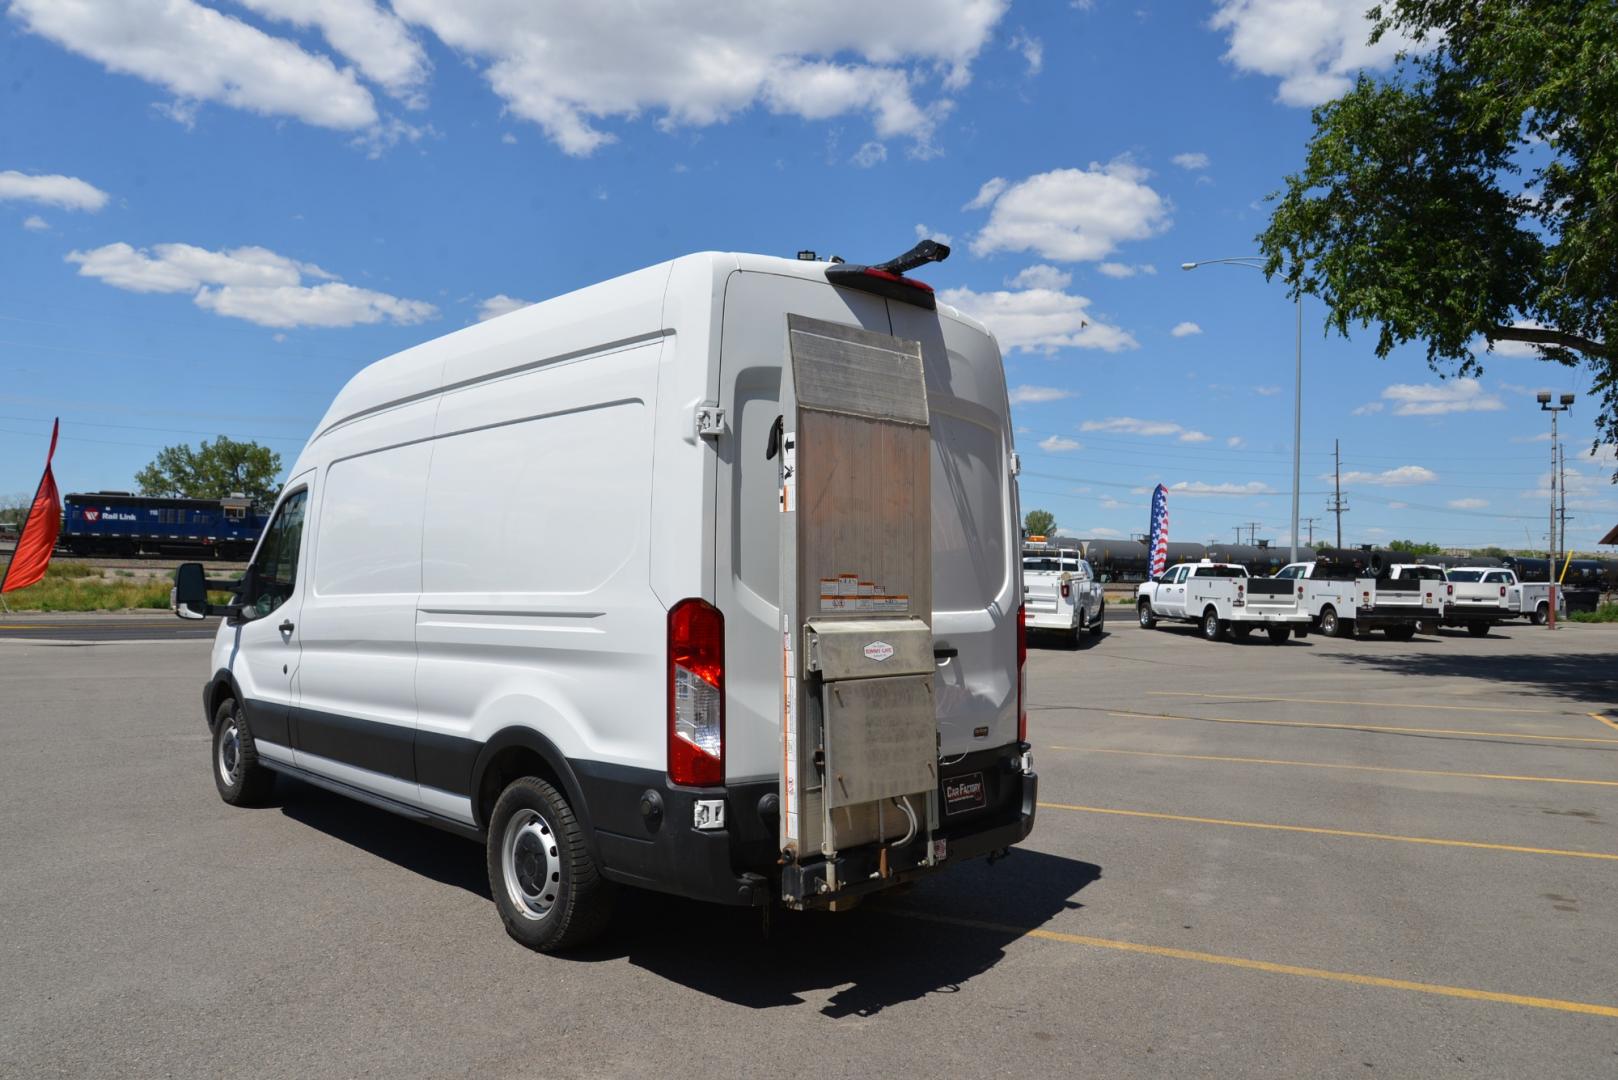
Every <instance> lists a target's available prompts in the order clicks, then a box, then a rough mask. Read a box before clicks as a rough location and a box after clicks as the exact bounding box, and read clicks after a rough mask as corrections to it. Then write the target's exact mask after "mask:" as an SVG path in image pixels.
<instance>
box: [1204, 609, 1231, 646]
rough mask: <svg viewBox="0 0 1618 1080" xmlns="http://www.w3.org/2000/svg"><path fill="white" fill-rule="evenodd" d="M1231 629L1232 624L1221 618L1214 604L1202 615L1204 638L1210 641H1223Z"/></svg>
mask: <svg viewBox="0 0 1618 1080" xmlns="http://www.w3.org/2000/svg"><path fill="white" fill-rule="evenodd" d="M1229 629H1230V624H1229V623H1227V622H1225V620H1223V619H1221V618H1220V617H1219V612H1218V611H1217V610H1215V609H1214V607H1213V605H1212V604H1210V605H1208V610H1206V611H1204V612H1203V613H1202V636H1203V637H1204V638H1206V639H1208V640H1209V641H1223V640H1225V633H1226V632H1227V631H1228V630H1229Z"/></svg>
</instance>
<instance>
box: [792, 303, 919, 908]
mask: <svg viewBox="0 0 1618 1080" xmlns="http://www.w3.org/2000/svg"><path fill="white" fill-rule="evenodd" d="M787 330H788V334H787V337H788V341H789V345H790V358H791V365H790V366H791V377H790V379H788V380H783V382H784V385H783V388H782V391H783V392H782V406H783V421H782V428H783V432H782V435H781V443H780V445H781V448H782V453H781V454H780V455H779V456H778V457H776V458H775V461H776V462H777V468H778V469H779V470H780V478H779V480H780V485H781V499H780V510H781V513H780V520H781V531H780V538H781V552H780V557H781V574H780V581H781V592H782V596H781V604H780V610H781V641H782V654H783V655H782V675H783V693H782V709H781V738H782V771H781V808H782V814H781V835H780V843H781V852H782V876H781V893H782V900H783V902H784V903H786V904H787V905H788V906H791V907H810V906H827V905H832V906H834V905H836V903H837V902H838V900H840V899H852V898H853V897H855V896H857V895H859V894H861V893H864V892H868V891H871V890H873V889H877V888H881V887H882V886H883V885H885V884H891V883H893V882H894V881H896V880H898V879H900V878H902V877H903V876H904V875H905V872H906V871H908V870H917V869H919V868H921V867H925V866H931V865H933V864H934V863H935V862H937V861H938V860H939V859H940V858H941V857H942V852H941V851H940V850H938V849H939V848H941V847H942V842H940V843H939V845H937V846H935V845H934V843H933V832H934V831H935V830H936V829H937V827H938V717H937V706H936V702H935V701H934V693H935V691H934V678H935V672H936V667H937V665H936V660H935V658H934V655H933V637H932V518H931V512H932V498H931V477H932V443H931V432H930V429H929V426H928V424H929V418H928V411H927V391H926V384H925V382H924V380H923V372H922V355H921V346H920V344H919V343H918V342H914V341H902V340H900V339H898V338H895V337H892V336H890V335H887V334H880V333H875V332H873V331H869V330H865V329H862V328H860V327H856V326H847V325H843V324H840V323H832V322H826V321H823V320H819V319H810V318H806V317H804V316H800V315H788V316H787Z"/></svg>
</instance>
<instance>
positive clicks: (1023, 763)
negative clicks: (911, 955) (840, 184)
mask: <svg viewBox="0 0 1618 1080" xmlns="http://www.w3.org/2000/svg"><path fill="white" fill-rule="evenodd" d="M934 247H937V246H936V245H935V246H934ZM918 250H919V249H918ZM938 252H943V253H944V254H947V249H943V248H941V247H937V251H935V252H933V253H932V257H935V258H936V257H939V255H938ZM910 265H911V264H899V263H898V262H897V261H896V262H895V263H894V264H887V265H886V266H882V267H859V266H849V265H847V264H841V263H827V262H821V261H798V260H787V259H779V258H770V257H764V256H757V255H740V254H718V253H702V254H696V255H690V256H686V257H683V258H679V259H676V260H674V261H672V262H667V263H663V264H660V265H658V266H653V267H651V268H649V269H645V270H640V271H637V272H635V273H631V274H627V275H625V276H623V277H619V278H615V279H613V280H611V281H607V282H604V283H602V284H599V285H594V286H591V287H589V288H585V289H581V290H579V291H577V292H573V293H570V294H567V295H565V296H561V297H558V298H556V299H553V300H549V301H546V302H543V303H539V304H535V305H533V306H531V307H526V308H523V309H521V310H519V311H515V312H512V313H510V314H507V315H504V316H501V317H499V318H496V319H493V320H490V321H488V322H484V323H479V324H478V325H476V326H471V327H468V328H466V329H463V330H460V331H457V332H455V333H452V334H449V335H447V336H445V337H442V338H439V339H437V340H435V341H429V342H427V343H425V344H422V345H419V346H416V347H414V348H411V349H407V350H405V351H404V352H401V353H399V354H397V355H394V356H391V357H388V358H386V359H384V360H381V361H378V362H377V363H374V364H372V365H371V366H369V367H367V368H365V369H364V370H362V371H361V372H359V373H358V374H357V375H355V376H354V377H353V378H352V379H351V380H350V381H349V383H348V384H347V386H345V387H344V388H343V390H342V392H341V393H339V394H338V395H337V399H336V400H335V401H334V402H333V403H332V405H331V407H330V409H329V410H328V411H327V413H326V415H325V417H324V419H322V420H321V421H320V423H319V425H318V427H316V429H315V430H314V433H313V435H312V436H311V438H310V439H309V442H308V445H307V446H306V447H305V448H304V450H303V452H302V453H301V454H300V455H299V456H298V459H297V461H296V463H295V464H294V465H293V466H292V468H291V471H290V474H289V475H290V479H289V480H288V481H287V483H286V486H285V489H284V490H283V492H282V493H281V495H280V497H279V499H278V501H277V504H276V506H275V509H274V512H273V514H272V516H271V518H270V520H269V523H268V525H267V526H266V528H265V531H264V534H263V536H262V538H261V539H260V541H259V543H258V545H257V547H256V549H255V551H254V554H253V556H252V560H251V563H250V567H249V569H248V570H247V572H246V573H245V574H244V575H243V577H242V578H241V580H240V581H239V582H230V583H228V584H227V583H222V582H206V581H205V580H204V578H203V577H202V573H203V571H202V568H201V565H200V564H191V565H188V566H186V567H183V568H182V569H181V572H180V574H179V580H178V585H177V589H176V609H177V611H178V613H179V614H181V615H182V616H183V617H202V616H205V615H210V614H212V615H223V616H224V617H223V619H222V621H221V625H220V627H219V632H218V636H217V638H216V640H215V643H214V647H213V655H212V660H211V665H210V672H209V677H208V680H207V683H206V686H205V688H204V690H203V705H204V710H205V716H206V719H207V723H208V726H209V729H210V731H211V732H212V735H213V744H212V767H213V772H214V779H215V781H216V783H217V785H218V788H219V792H220V794H221V796H222V797H223V798H224V800H225V801H226V802H227V803H230V804H232V805H243V804H251V803H254V802H259V801H261V800H263V799H264V798H265V797H266V795H267V793H268V790H269V786H270V781H271V778H272V776H273V775H274V774H276V773H279V774H284V775H287V776H291V777H295V778H297V779H299V780H302V781H305V782H308V783H312V784H316V785H319V786H321V787H324V788H328V789H330V790H333V791H336V792H340V793H342V794H344V795H347V796H351V797H352V798H354V799H357V800H360V801H362V802H365V803H369V804H371V805H373V806H377V807H381V808H384V809H386V810H389V811H392V812H395V813H398V814H400V815H401V816H404V817H407V818H411V819H415V820H417V821H420V822H425V823H430V824H433V825H436V826H439V827H442V828H446V829H450V830H452V831H455V832H458V833H461V834H464V835H465V836H467V837H469V838H473V839H476V840H478V841H479V842H482V843H483V844H485V845H486V849H487V862H488V872H489V883H490V889H491V891H492V893H493V896H494V899H495V903H496V906H497V907H498V909H499V912H500V915H501V918H502V920H503V921H504V923H505V925H506V927H507V929H508V931H509V932H510V933H511V935H512V936H513V937H515V938H516V939H517V940H518V941H521V942H523V943H524V944H526V945H528V946H530V947H534V948H539V949H546V950H551V949H563V948H567V947H570V946H573V945H576V944H578V943H581V942H583V941H585V940H587V939H589V938H590V937H591V936H592V935H594V934H595V933H597V932H598V931H600V930H601V929H602V928H603V926H604V925H605V923H606V920H607V919H608V916H609V913H610V910H611V899H612V894H613V892H614V890H615V889H617V888H618V887H620V886H634V887H642V888H647V889H654V890H662V891H665V892H669V893H675V894H679V895H682V896H687V897H694V898H698V899H702V900H710V901H714V902H718V903H725V904H741V905H764V904H774V903H784V904H786V905H787V906H789V907H793V908H806V907H822V906H824V907H831V908H834V909H835V908H838V907H840V906H845V905H851V904H852V903H853V902H855V901H857V900H858V899H859V898H860V897H861V896H862V895H863V894H865V893H868V892H871V891H875V890H878V889H881V888H885V887H887V886H889V885H892V884H895V883H897V882H901V881H904V880H908V879H910V878H914V877H916V876H919V875H921V874H925V873H932V872H936V871H938V870H940V869H943V868H946V867H948V866H949V865H951V864H953V863H955V862H959V861H961V860H963V859H969V858H972V857H974V856H980V855H985V854H994V853H998V852H1001V851H1003V850H1004V849H1006V848H1007V847H1008V846H1009V845H1011V844H1014V843H1016V842H1018V841H1020V840H1021V839H1023V838H1024V837H1025V836H1027V835H1028V832H1029V830H1030V828H1031V826H1032V823H1033V818H1034V807H1035V791H1036V785H1037V778H1036V776H1035V774H1034V771H1033V766H1032V757H1031V754H1030V753H1029V751H1028V744H1027V733H1026V728H1025V719H1024V717H1025V713H1024V703H1023V686H1022V667H1023V657H1024V654H1025V649H1024V638H1023V630H1022V621H1021V620H1022V612H1021V597H1022V583H1021V572H1020V567H1019V563H1018V548H1019V538H1020V534H1019V530H1018V521H1019V514H1018V504H1017V490H1016V481H1015V471H1016V456H1015V453H1014V451H1013V445H1012V430H1011V425H1010V420H1009V411H1008V406H1007V396H1006V386H1005V377H1004V373H1003V370H1002V366H1001V359H1000V354H999V350H998V348H997V346H996V343H995V341H994V338H993V337H992V336H991V335H990V334H989V333H988V332H987V331H986V330H985V329H984V328H983V327H982V326H981V325H979V324H978V323H977V322H975V321H973V320H972V319H970V318H968V317H966V316H964V315H962V314H960V313H959V312H956V311H954V310H951V309H950V308H948V307H947V306H946V305H942V304H937V303H936V302H935V300H934V297H933V294H932V291H931V289H930V288H928V287H927V286H926V285H924V284H922V283H921V282H919V281H916V280H915V279H913V278H911V277H908V276H906V274H905V272H904V271H905V270H906V269H907V268H909V267H910ZM220 586H225V587H228V588H229V589H230V590H232V591H233V593H234V595H233V597H232V600H231V602H230V603H229V604H228V605H213V606H210V605H209V604H208V602H207V594H206V589H208V588H217V587H220Z"/></svg>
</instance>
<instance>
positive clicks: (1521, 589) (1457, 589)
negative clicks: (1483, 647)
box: [1444, 566, 1566, 637]
mask: <svg viewBox="0 0 1618 1080" xmlns="http://www.w3.org/2000/svg"><path fill="white" fill-rule="evenodd" d="M1449 586H1450V590H1451V595H1450V596H1449V606H1448V607H1447V608H1446V609H1445V611H1444V625H1445V626H1464V627H1466V630H1467V633H1469V634H1471V635H1473V636H1474V637H1484V636H1486V635H1487V634H1488V633H1489V628H1490V627H1492V626H1494V625H1495V624H1497V623H1502V622H1505V621H1506V620H1507V619H1519V618H1521V617H1523V616H1524V615H1526V616H1528V621H1529V622H1531V623H1533V624H1534V625H1535V626H1538V625H1539V624H1540V623H1542V622H1544V621H1545V619H1546V618H1547V616H1548V615H1549V614H1550V608H1551V597H1550V591H1551V587H1550V585H1549V583H1547V582H1543V581H1541V582H1533V583H1528V582H1522V581H1518V580H1517V574H1516V572H1515V571H1513V570H1507V569H1505V568H1504V567H1492V566H1458V567H1456V568H1455V569H1453V570H1451V571H1450V572H1449ZM1556 610H1557V614H1558V615H1560V614H1561V613H1562V612H1563V611H1565V610H1566V604H1565V603H1564V602H1563V596H1562V594H1561V592H1560V590H1558V592H1557V597H1556Z"/></svg>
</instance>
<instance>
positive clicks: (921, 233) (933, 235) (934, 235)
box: [916, 225, 955, 247]
mask: <svg viewBox="0 0 1618 1080" xmlns="http://www.w3.org/2000/svg"><path fill="white" fill-rule="evenodd" d="M916 239H917V240H937V241H938V242H939V243H940V244H943V245H945V246H946V247H948V246H949V245H951V244H953V243H954V242H955V241H954V240H952V239H950V235H949V233H946V232H939V231H938V230H937V229H929V228H928V227H927V226H925V225H917V226H916Z"/></svg>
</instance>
